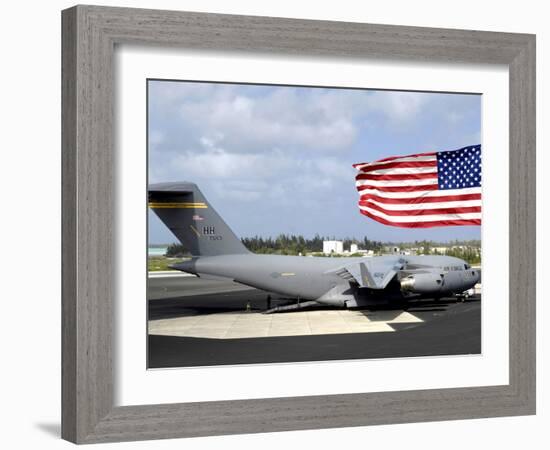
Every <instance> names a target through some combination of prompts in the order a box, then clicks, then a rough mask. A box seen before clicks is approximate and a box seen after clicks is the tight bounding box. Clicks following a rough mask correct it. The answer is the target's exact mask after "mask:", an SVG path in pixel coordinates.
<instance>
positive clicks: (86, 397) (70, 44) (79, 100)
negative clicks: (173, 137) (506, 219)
mask: <svg viewBox="0 0 550 450" xmlns="http://www.w3.org/2000/svg"><path fill="white" fill-rule="evenodd" d="M62 28H63V44H62V51H63V56H62V81H63V87H62V106H63V111H62V151H63V155H62V175H63V181H62V207H63V217H62V227H63V245H62V270H63V272H62V276H63V279H62V327H63V330H62V366H63V367H62V409H63V412H62V437H63V438H64V439H67V440H69V441H72V442H75V443H94V442H112V441H128V440H140V439H160V438H177V437H191V436H210V435H222V434H235V433H260V432H272V431H284V430H303V429H317V428H329V427H330V428H335V427H349V426H362V425H371V424H389V423H403V422H420V421H432V420H451V419H466V418H481V417H496V416H512V415H526V414H534V413H535V36H533V35H528V34H511V33H494V32H483V31H466V30H450V29H436V28H419V27H408V26H390V25H371V24H361V23H344V22H329V21H310V20H296V19H281V18H270V17H249V16H234V15H220V14H204V13H189V12H179V11H178V12H176V11H157V10H144V9H127V8H111V7H98V6H75V7H73V8H70V9H67V10H65V11H63V13H62ZM126 43H128V44H151V45H157V46H163V47H181V48H187V49H195V50H201V49H204V50H207V49H208V50H222V51H223V50H227V51H242V52H250V51H254V52H263V53H265V54H267V55H305V56H308V55H309V56H325V57H331V58H342V57H352V58H358V59H361V58H366V57H369V58H372V57H375V58H391V59H407V60H416V61H434V62H465V63H482V64H505V65H506V66H507V67H508V69H509V83H510V117H509V124H510V130H509V132H510V162H509V167H510V182H509V183H510V184H509V189H510V190H509V202H510V203H509V206H510V223H509V230H510V236H509V239H510V241H509V248H510V277H509V280H508V283H509V293H510V298H509V302H510V304H509V327H510V328H509V362H510V366H509V384H508V385H502V386H485V387H468V388H451V389H428V390H414V391H402V392H378V393H361V394H341V395H319V396H305V397H285V398H274V399H253V400H233V401H213V402H195V403H175V404H163V405H138V406H120V407H114V402H113V398H114V397H113V379H114V374H113V362H112V358H113V350H112V340H113V312H114V309H113V302H114V281H115V280H114V273H115V270H114V262H113V250H112V249H113V242H114V239H115V236H114V231H113V211H114V208H115V206H116V205H115V203H114V192H113V190H114V180H113V177H114V170H113V161H114V158H115V154H114V152H115V147H114V138H113V127H114V126H113V122H114V120H113V119H114V117H113V99H114V88H113V85H114V80H113V79H114V77H113V52H114V47H115V44H126Z"/></svg>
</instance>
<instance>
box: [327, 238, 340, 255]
mask: <svg viewBox="0 0 550 450" xmlns="http://www.w3.org/2000/svg"><path fill="white" fill-rule="evenodd" d="M323 253H326V254H331V253H344V242H342V241H323Z"/></svg>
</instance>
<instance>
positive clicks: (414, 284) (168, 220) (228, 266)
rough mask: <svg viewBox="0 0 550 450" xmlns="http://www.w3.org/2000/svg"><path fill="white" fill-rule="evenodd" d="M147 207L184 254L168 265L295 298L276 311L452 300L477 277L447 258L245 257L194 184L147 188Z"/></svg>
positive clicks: (478, 276)
mask: <svg viewBox="0 0 550 450" xmlns="http://www.w3.org/2000/svg"><path fill="white" fill-rule="evenodd" d="M149 207H150V208H151V209H152V210H153V211H154V212H155V214H156V215H157V216H158V217H159V218H160V220H162V222H164V224H165V225H166V226H167V227H168V228H169V229H170V230H171V231H172V233H173V234H174V235H175V236H176V237H177V238H178V240H179V241H180V242H181V243H182V244H183V246H184V247H185V248H186V249H188V250H189V252H190V253H191V255H192V258H191V259H190V260H188V261H184V262H182V263H179V264H175V265H173V266H171V267H172V268H174V269H177V270H180V271H183V272H187V273H191V274H194V275H197V276H199V277H205V278H222V279H231V280H233V281H236V282H238V283H241V284H244V285H247V286H251V287H254V288H257V289H262V290H265V291H267V292H274V293H277V294H279V295H282V296H285V297H288V298H291V299H296V300H297V301H298V302H297V303H296V304H295V305H293V306H291V307H287V308H283V309H291V308H299V307H305V306H310V305H314V304H324V305H333V306H344V307H362V306H369V305H373V304H379V303H387V302H392V301H401V302H402V301H404V300H405V301H406V300H408V299H416V298H436V299H438V298H441V297H443V296H450V295H460V294H462V293H464V292H465V291H468V290H469V289H471V288H472V287H473V286H474V285H475V284H476V283H478V282H479V281H480V279H481V272H480V270H478V269H473V268H471V267H470V265H468V264H467V263H466V262H465V261H463V260H461V259H459V258H455V257H451V256H435V255H434V256H431V255H420V256H408V255H385V256H373V257H358V258H357V257H349V258H331V257H314V258H312V257H305V256H285V255H258V254H254V253H251V252H250V251H249V250H248V249H247V248H246V247H245V246H244V245H243V243H242V242H241V240H240V239H239V238H237V236H236V235H235V233H233V231H232V230H231V229H230V228H229V227H228V226H227V224H226V223H225V222H224V221H223V219H222V218H221V217H220V216H219V215H218V213H217V212H216V211H215V210H214V208H212V206H211V205H210V203H209V202H208V201H207V200H206V198H205V197H204V195H203V194H202V192H201V191H200V190H199V188H198V187H197V185H196V184H194V183H189V182H178V183H160V184H153V185H150V186H149ZM304 301H305V302H304Z"/></svg>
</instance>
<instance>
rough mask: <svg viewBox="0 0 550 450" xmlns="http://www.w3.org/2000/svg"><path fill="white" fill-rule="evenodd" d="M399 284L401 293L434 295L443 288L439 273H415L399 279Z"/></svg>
mask: <svg viewBox="0 0 550 450" xmlns="http://www.w3.org/2000/svg"><path fill="white" fill-rule="evenodd" d="M400 284H401V290H402V291H403V292H410V293H413V294H432V293H434V294H435V293H438V292H440V291H441V290H442V288H443V277H442V276H441V275H440V274H439V273H417V274H414V275H409V276H408V277H405V278H401V280H400Z"/></svg>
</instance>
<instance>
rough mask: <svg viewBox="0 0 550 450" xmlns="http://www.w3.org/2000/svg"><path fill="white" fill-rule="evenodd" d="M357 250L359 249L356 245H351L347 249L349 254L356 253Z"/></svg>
mask: <svg viewBox="0 0 550 450" xmlns="http://www.w3.org/2000/svg"><path fill="white" fill-rule="evenodd" d="M357 250H359V247H358V246H357V244H351V245H350V247H349V252H350V253H357Z"/></svg>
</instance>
